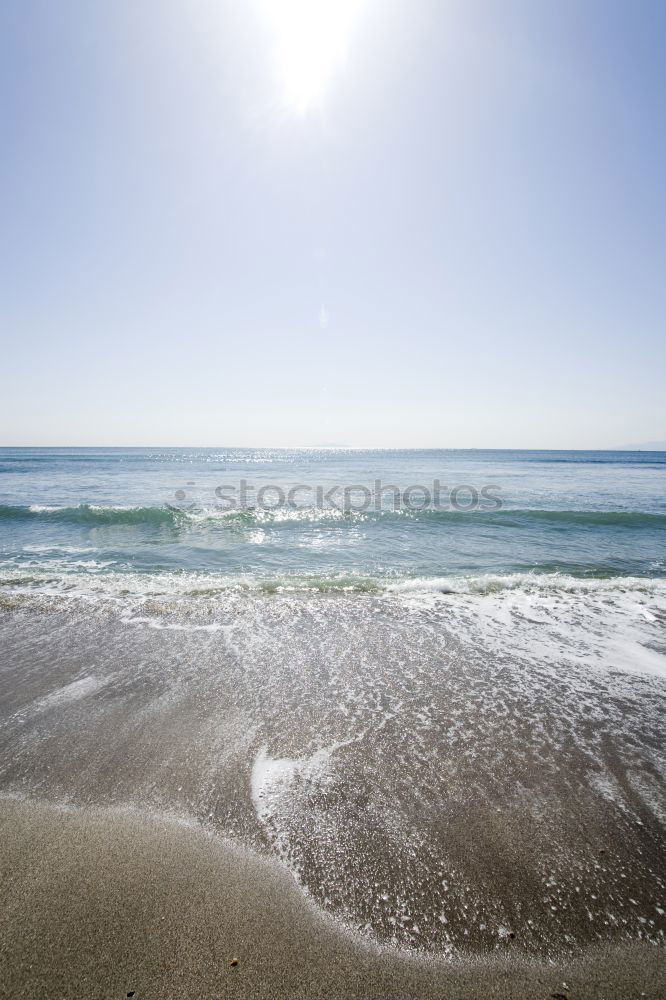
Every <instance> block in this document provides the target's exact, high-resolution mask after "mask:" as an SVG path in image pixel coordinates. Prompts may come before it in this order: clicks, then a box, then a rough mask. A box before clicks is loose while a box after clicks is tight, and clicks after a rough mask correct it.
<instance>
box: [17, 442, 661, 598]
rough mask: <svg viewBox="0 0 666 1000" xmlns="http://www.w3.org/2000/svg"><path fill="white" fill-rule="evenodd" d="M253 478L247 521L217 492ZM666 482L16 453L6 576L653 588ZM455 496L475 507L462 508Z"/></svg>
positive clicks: (421, 467) (490, 461)
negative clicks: (543, 580) (574, 581)
mask: <svg viewBox="0 0 666 1000" xmlns="http://www.w3.org/2000/svg"><path fill="white" fill-rule="evenodd" d="M242 480H245V481H246V483H247V484H248V491H247V496H246V499H245V503H244V506H243V508H242V509H239V508H238V506H236V508H235V509H226V506H225V504H223V503H222V502H221V501H220V496H224V497H225V498H227V500H229V499H233V501H234V502H235V503H236V504H238V503H239V490H240V483H241V481H242ZM378 480H379V481H380V483H381V484H382V486H388V485H389V484H390V485H391V486H397V487H399V488H400V490H402V491H404V490H406V489H407V488H408V487H425V488H427V489H429V490H430V492H431V494H432V493H434V490H433V484H435V483H436V484H438V486H437V487H436V488H437V492H438V496H437V497H436V498H433V502H432V504H431V506H430V507H429V508H428V509H423V510H418V509H416V507H417V506H418V505H419V504H420V503H421V502H422V500H423V494H422V492H420V491H419V490H418V489H413V490H412V491H411V494H410V496H411V499H412V507H411V508H410V509H405V508H404V506H403V507H402V508H401V509H398V510H395V509H394V507H395V503H394V494H393V493H392V492H391V491H389V490H384V491H383V492H382V494H381V503H380V504H379V505H377V503H376V502H375V494H376V489H377V487H376V483H377V481H378ZM295 484H301V485H302V486H303V487H308V489H307V490H306V489H301V491H300V492H299V493H298V494H296V497H295V502H294V505H293V506H292V507H286V506H282V507H276V508H275V509H268V508H269V507H270V505H272V504H274V503H275V502H276V501H277V500H278V499H279V494H278V492H277V490H276V489H273V488H272V487H280V488H281V489H282V490H283V491H284V492H285V494H286V492H287V491H288V490H289V488H290V487H293V486H294V485H295ZM267 485H268V486H270V487H271V489H269V490H267V491H266V493H265V495H264V501H265V507H262V508H259V507H257V505H256V499H257V497H256V494H257V491H258V490H259V489H260V488H261V487H262V486H267ZM665 485H666V453H664V452H562V451H541V452H538V451H529V452H528V451H444V450H443V451H347V450H268V449H232V448H219V449H185V448H173V449H121V448H103V449H87V448H85V449H37V448H21V449H15V448H8V449H2V450H0V579H1V580H2V582H3V584H4V585H5V586H9V587H11V588H12V589H14V590H16V589H17V588H19V589H20V588H22V587H23V586H26V587H29V588H30V589H31V590H33V591H34V589H35V588H36V587H38V586H39V581H40V577H41V578H43V580H44V582H45V584H46V583H48V587H49V588H50V589H51V590H53V588H54V587H55V588H57V587H60V588H67V587H68V586H69V585H70V584H71V578H72V577H73V576H75V577H76V580H77V584H78V585H79V586H81V585H84V584H82V581H85V578H86V576H90V577H91V578H93V577H94V578H95V586H96V587H97V588H99V587H100V585H101V584H100V580H104V579H105V578H108V580H109V584H111V580H112V579H113V585H114V587H117V586H118V580H119V576H122V575H123V574H130V575H131V576H132V579H133V583H134V586H138V585H139V580H140V577H141V575H142V574H146V575H149V576H150V578H151V580H153V582H154V578H155V575H156V574H157V575H159V574H166V575H169V579H170V582H171V583H172V584H173V583H174V582H175V581H176V580H177V579H178V577H179V576H181V577H182V576H183V574H185V575H187V574H193V573H194V574H197V580H198V585H201V580H200V577H201V575H203V576H205V577H207V578H209V583H210V585H211V586H215V585H217V584H220V585H225V586H228V585H232V586H233V585H235V584H241V583H242V584H243V585H251V586H260V587H264V588H268V589H271V588H280V587H282V586H297V587H302V586H304V587H315V588H319V589H326V588H329V587H330V588H333V589H335V588H337V587H344V588H358V589H359V590H363V589H372V588H374V587H381V586H385V585H386V584H392V583H395V582H397V581H401V580H418V579H426V580H433V579H443V580H447V579H449V578H454V579H459V578H463V577H474V578H476V577H482V576H484V575H488V574H491V575H507V574H509V575H510V574H526V573H528V574H553V573H559V574H567V575H570V576H572V577H574V578H602V579H604V578H609V577H623V576H631V577H653V578H659V577H662V576H663V575H664V574H665V572H666V491H665V489H664V487H665ZM336 486H337V487H339V489H338V491H337V492H335V493H334V495H333V502H334V503H335V506H334V505H333V503H331V502H330V497H329V502H328V503H327V504H326V503H325V504H324V505H323V506H322V505H319V506H317V503H316V500H317V493H316V491H317V487H319V488H320V492H323V491H326V492H328V491H330V490H331V488H333V487H336ZM344 487H349V488H350V491H349V493H348V495H347V501H348V502H347V506H346V508H345V504H344V497H343V494H342V490H343V489H344ZM354 487H356V489H354ZM359 487H365V488H366V489H368V490H370V491H371V494H372V497H371V501H370V504H369V509H365V510H363V509H359V508H360V507H361V505H362V503H363V501H364V499H365V498H367V494H366V493H364V492H363V490H362V489H359ZM456 487H459V489H458V492H457V493H456V494H455V500H456V502H457V504H458V506H459V507H472V509H469V510H462V509H456V508H455V507H454V506H452V505H451V502H450V491H451V490H452V489H454V488H456ZM470 487H471V489H469V488H470ZM484 488H485V489H486V491H487V495H488V496H490V497H492V498H494V500H492V501H491V500H486V499H484V497H485V494H484V495H482V490H483V489H484ZM216 489H217V490H218V492H217V493H216ZM474 490H476V492H477V494H479V500H478V503H477V505H476V506H474V496H475V494H474V492H473V491H474ZM324 495H325V493H324ZM434 499H437V500H438V501H439V503H438V504H437V505H436V506H435V505H434ZM500 503H501V507H499V504H500ZM227 506H228V504H227ZM378 508H379V509H378Z"/></svg>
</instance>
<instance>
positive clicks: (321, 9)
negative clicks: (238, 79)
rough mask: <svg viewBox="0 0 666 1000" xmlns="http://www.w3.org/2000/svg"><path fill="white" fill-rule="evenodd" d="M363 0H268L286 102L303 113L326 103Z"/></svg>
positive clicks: (267, 8) (278, 66)
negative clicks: (325, 100)
mask: <svg viewBox="0 0 666 1000" xmlns="http://www.w3.org/2000/svg"><path fill="white" fill-rule="evenodd" d="M362 3H363V0H264V8H265V10H266V13H267V15H268V17H269V18H270V21H271V24H272V28H273V32H274V38H275V54H276V59H277V68H278V73H279V75H280V79H281V82H282V88H283V99H284V102H285V104H286V105H287V107H289V108H290V109H291V110H293V111H296V112H298V113H300V114H304V113H305V112H307V111H310V110H312V109H313V108H316V107H318V106H320V105H321V103H322V101H323V98H324V95H325V93H326V90H327V88H328V85H329V83H330V82H331V80H332V78H333V77H334V75H335V74H336V72H337V71H338V70H339V69H340V68H341V66H342V65H343V64H344V61H345V58H346V55H347V48H348V45H349V40H350V37H351V32H352V29H353V26H354V22H355V21H356V18H357V16H358V13H359V10H360V8H361V6H362Z"/></svg>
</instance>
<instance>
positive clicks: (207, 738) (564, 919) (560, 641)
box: [0, 448, 666, 955]
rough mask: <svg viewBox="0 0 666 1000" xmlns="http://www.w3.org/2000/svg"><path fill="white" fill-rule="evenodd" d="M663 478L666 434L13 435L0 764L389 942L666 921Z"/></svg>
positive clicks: (1, 623)
mask: <svg viewBox="0 0 666 1000" xmlns="http://www.w3.org/2000/svg"><path fill="white" fill-rule="evenodd" d="M243 484H244V485H243ZM665 486H666V453H663V452H659V453H657V452H561V451H542V452H539V451H446V450H442V451H356V450H345V449H319V450H275V449H234V448H218V449H183V448H172V449H164V448H162V449H158V448H154V449H149V448H146V449H121V448H100V449H73V448H72V449H39V448H20V449H19V448H5V449H2V450H0V657H1V658H0V792H2V793H3V794H6V795H15V796H16V795H19V796H27V797H36V798H40V799H44V800H47V801H51V802H55V803H58V804H60V805H63V806H64V807H67V808H70V807H71V808H79V807H86V806H87V805H91V804H99V805H104V806H108V807H112V808H116V807H117V808H133V809H140V810H147V811H150V812H155V813H159V814H164V813H166V814H168V815H170V816H177V817H180V818H182V819H184V820H186V821H188V822H195V823H197V824H200V825H202V826H203V827H205V828H206V829H209V830H210V831H211V832H212V833H214V834H219V835H221V836H225V837H231V838H233V839H234V840H236V841H238V842H240V843H243V844H245V845H247V846H249V847H251V848H252V849H253V850H257V851H259V852H261V853H263V854H266V855H267V856H269V857H271V858H273V859H274V860H275V862H276V863H278V864H280V865H283V866H286V867H287V868H288V870H289V871H290V872H291V873H292V874H293V876H294V878H295V879H296V880H297V882H298V884H299V885H300V886H301V888H302V890H303V892H305V893H306V894H307V895H308V896H309V897H310V898H311V900H312V901H313V902H314V904H316V905H317V906H318V907H320V908H321V909H322V910H324V911H325V912H327V913H330V914H331V917H332V919H334V920H336V921H338V922H341V923H342V924H343V925H344V926H345V927H347V928H349V930H350V932H352V933H354V934H358V935H361V936H362V937H364V939H366V940H368V941H370V942H375V943H381V944H388V945H390V946H391V947H398V948H404V949H408V950H410V951H417V952H421V951H425V952H428V953H438V954H447V955H448V954H451V955H453V954H457V953H466V952H470V951H471V952H488V951H494V950H496V949H498V948H499V949H506V948H514V949H515V948H520V949H522V950H523V951H525V952H528V953H531V954H547V955H552V954H555V953H556V952H557V951H558V949H562V948H563V947H568V948H571V949H574V950H575V949H576V948H579V947H583V946H585V945H587V944H590V943H598V942H599V941H607V940H625V939H631V940H634V939H647V940H650V941H653V942H660V941H663V936H664V911H665V909H666V906H665V904H664V895H665V893H664V888H665V886H664V876H665V873H664V870H663V857H664V854H663V849H664V831H665V827H664V823H665V822H666V795H665V783H664V773H665V762H664V740H663V732H664V719H665V705H666V490H665ZM295 487H299V489H298V490H297V491H296V492H292V493H291V494H290V493H289V491H290V490H294V488H295ZM262 488H264V490H263V493H260V490H261V489H262ZM345 490H346V493H345ZM425 491H427V493H426V492H425Z"/></svg>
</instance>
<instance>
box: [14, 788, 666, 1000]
mask: <svg viewBox="0 0 666 1000" xmlns="http://www.w3.org/2000/svg"><path fill="white" fill-rule="evenodd" d="M0 860H1V882H0V885H1V898H2V905H1V906H0V939H1V941H2V945H1V949H0V984H2V985H0V994H1V995H2V996H7V997H9V996H11V997H35V998H37V997H39V998H44V1000H49V998H54V1000H55V998H61V1000H68V998H70V997H71V998H75V997H77V998H78V997H86V998H95V997H100V998H102V997H104V998H111V997H119V998H123V997H127V996H128V995H130V994H132V995H133V996H134V997H136V1000H143V998H153V1000H157V998H176V997H187V998H197V997H201V998H204V997H205V998H207V1000H208V998H213V997H238V998H244V997H248V998H249V997H252V998H257V1000H259V998H266V1000H268V998H282V997H284V998H294V1000H295V998H310V1000H317V998H336V1000H337V998H339V1000H344V998H352V997H354V998H361V997H363V998H380V997H381V998H386V1000H388V998H394V1000H397V998H405V1000H407V998H424V1000H425V998H430V997H457V998H461V1000H465V998H477V997H478V998H482V997H483V998H489V997H502V998H504V1000H508V998H514V997H515V998H516V1000H517V998H520V1000H529V998H540V997H543V998H549V997H554V996H563V997H570V998H571V1000H576V998H584V997H590V998H592V997H595V998H600V997H604V998H606V1000H611V998H618V1000H620V998H622V1000H627V998H629V997H641V996H647V997H652V998H657V997H663V996H664V995H665V991H664V983H665V981H666V965H665V963H664V953H663V951H662V950H661V949H659V948H658V947H655V946H653V945H649V944H645V943H644V944H638V943H636V944H633V945H631V944H630V945H622V946H618V945H615V946H612V945H608V946H603V947H599V948H594V947H592V948H589V949H587V950H586V952H585V954H584V957H583V958H576V959H572V958H569V959H564V960H562V961H554V962H553V961H551V962H548V963H546V962H539V961H536V960H534V959H525V958H524V957H521V955H520V947H519V944H518V942H510V941H507V945H506V949H505V952H504V954H502V955H495V956H492V957H488V958H485V959H479V958H476V959H474V958H469V959H467V958H465V957H464V956H463V957H458V958H456V959H454V960H449V961H446V960H441V959H440V960H436V959H426V958H418V957H408V956H406V955H405V954H404V953H402V954H401V953H400V952H398V951H395V950H393V949H390V948H386V949H379V948H378V947H375V946H372V945H369V944H364V943H361V942H360V941H359V940H358V938H356V937H355V936H353V935H352V934H350V933H348V932H346V931H345V930H344V929H342V928H341V927H340V925H338V924H337V923H336V922H335V921H334V920H332V919H331V918H329V917H327V916H324V915H322V914H321V912H320V911H319V910H318V908H316V907H315V906H313V905H312V904H311V903H310V902H309V901H308V900H307V898H306V897H304V895H303V894H302V892H301V891H300V889H299V888H298V887H297V885H296V884H295V882H294V881H293V880H292V879H291V878H290V876H289V875H288V874H287V873H286V872H285V871H284V869H282V868H280V867H279V866H278V865H275V864H273V863H272V862H270V861H268V860H265V859H262V858H260V857H259V856H257V855H255V854H254V853H252V852H249V851H246V850H244V849H241V848H239V847H237V846H233V845H231V844H230V843H229V842H227V841H224V840H222V839H221V838H219V837H215V836H210V835H208V834H206V833H205V832H204V831H202V830H201V829H198V828H197V827H196V826H194V825H186V824H183V823H182V822H178V821H176V820H173V819H170V818H168V817H163V816H162V817H160V816H150V815H142V814H139V813H136V812H132V811H122V810H105V809H98V808H87V809H68V808H58V807H54V806H48V805H44V804H39V803H36V802H34V801H27V800H21V799H16V798H3V799H2V800H0ZM234 961H236V962H237V964H236V965H231V963H232V962H234Z"/></svg>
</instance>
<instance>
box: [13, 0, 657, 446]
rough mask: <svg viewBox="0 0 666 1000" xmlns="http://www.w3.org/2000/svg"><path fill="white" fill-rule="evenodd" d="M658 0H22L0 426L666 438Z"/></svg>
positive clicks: (350, 440)
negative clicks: (634, 0) (99, 0)
mask: <svg viewBox="0 0 666 1000" xmlns="http://www.w3.org/2000/svg"><path fill="white" fill-rule="evenodd" d="M665 37H666V4H664V3H663V2H662V0H641V2H640V3H630V2H629V0H626V2H623V3H618V2H615V0H575V2H574V0H539V2H534V0H484V2H481V0H465V2H457V0H451V2H449V0H337V2H336V0H235V2H225V0H177V2H176V0H114V2H113V3H107V4H104V3H90V2H89V0H81V2H79V0H61V2H59V3H53V2H52V0H4V2H3V3H2V4H1V5H0V336H1V338H2V353H1V355H0V356H1V357H2V362H3V364H2V367H3V371H4V377H3V379H2V382H3V388H2V393H1V394H0V444H3V445H146V446H148V445H182V446H218V445H228V446H236V445H237V446H253V445H256V446H263V445H266V446H275V447H279V446H284V447H292V446H304V447H307V446H318V445H328V444H334V445H344V446H351V447H364V446H367V447H489V448H492V447H496V448H502V447H507V448H520V447H524V448H530V447H534V448H606V447H610V448H613V447H617V446H621V445H623V444H625V443H639V442H642V441H645V440H655V439H662V438H666V392H665V391H664V382H665V377H664V373H665V372H666V322H665V318H666V309H665V306H666V280H665V276H666V225H665V224H666V197H665V182H664V178H665V177H666V121H665V117H666V116H665V114H664V95H665V94H666V60H664V58H663V40H664V38H665Z"/></svg>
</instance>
